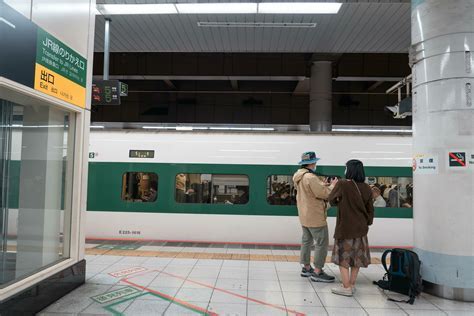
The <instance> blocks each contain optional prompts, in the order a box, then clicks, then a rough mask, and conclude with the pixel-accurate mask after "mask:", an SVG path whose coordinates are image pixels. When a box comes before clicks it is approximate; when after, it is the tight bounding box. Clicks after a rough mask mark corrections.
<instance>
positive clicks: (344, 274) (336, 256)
mask: <svg viewBox="0 0 474 316" xmlns="http://www.w3.org/2000/svg"><path fill="white" fill-rule="evenodd" d="M345 173H346V180H343V181H339V182H338V183H337V184H336V186H335V187H334V189H333V190H332V192H331V194H330V195H329V201H330V202H331V204H332V205H337V206H338V212H337V221H336V231H335V233H334V239H335V240H334V248H333V251H332V262H333V263H335V264H337V265H338V266H339V270H340V272H341V279H342V284H341V286H339V287H337V288H333V289H332V293H334V294H338V295H345V296H352V295H353V293H354V292H355V284H356V279H357V274H358V273H359V269H360V268H361V267H364V268H366V267H367V266H368V265H369V264H370V252H369V243H368V241H367V233H368V231H369V225H372V221H373V219H374V207H373V199H372V190H371V189H370V187H369V185H368V184H366V183H364V181H365V172H364V166H363V164H362V162H361V161H359V160H349V161H348V162H347V163H346V172H345ZM349 269H350V271H349Z"/></svg>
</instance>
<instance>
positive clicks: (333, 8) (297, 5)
mask: <svg viewBox="0 0 474 316" xmlns="http://www.w3.org/2000/svg"><path fill="white" fill-rule="evenodd" d="M341 5H342V3H336V2H262V3H259V4H258V13H263V14H336V13H338V12H339V9H340V8H341Z"/></svg>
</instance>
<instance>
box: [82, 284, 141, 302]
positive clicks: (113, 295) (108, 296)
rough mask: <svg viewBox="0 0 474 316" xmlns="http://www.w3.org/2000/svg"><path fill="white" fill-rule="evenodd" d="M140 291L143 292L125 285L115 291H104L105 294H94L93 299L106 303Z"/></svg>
mask: <svg viewBox="0 0 474 316" xmlns="http://www.w3.org/2000/svg"><path fill="white" fill-rule="evenodd" d="M139 292H141V291H140V290H137V289H135V288H133V287H131V286H127V287H124V288H121V289H118V290H115V291H111V292H107V293H104V294H100V295H96V296H92V297H91V299H93V300H94V301H96V302H97V303H99V304H104V303H108V302H110V301H114V300H116V299H118V298H122V297H125V296H130V295H133V294H136V293H139Z"/></svg>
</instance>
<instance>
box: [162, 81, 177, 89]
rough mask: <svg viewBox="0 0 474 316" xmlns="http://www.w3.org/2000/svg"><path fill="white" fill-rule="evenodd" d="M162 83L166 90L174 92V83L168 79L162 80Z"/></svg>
mask: <svg viewBox="0 0 474 316" xmlns="http://www.w3.org/2000/svg"><path fill="white" fill-rule="evenodd" d="M163 82H164V83H165V84H166V86H167V87H168V88H170V89H171V90H176V86H175V85H174V83H173V82H172V81H171V80H168V79H165V80H163Z"/></svg>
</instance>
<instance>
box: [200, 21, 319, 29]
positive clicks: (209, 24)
mask: <svg viewBox="0 0 474 316" xmlns="http://www.w3.org/2000/svg"><path fill="white" fill-rule="evenodd" d="M197 25H198V26H199V27H247V28H249V27H250V28H257V27H258V28H261V27H273V28H315V27H316V23H299V22H197Z"/></svg>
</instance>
